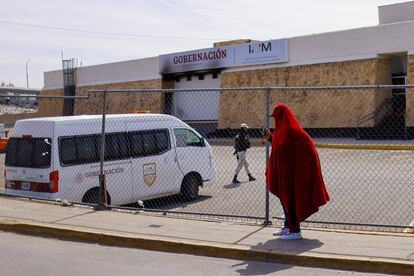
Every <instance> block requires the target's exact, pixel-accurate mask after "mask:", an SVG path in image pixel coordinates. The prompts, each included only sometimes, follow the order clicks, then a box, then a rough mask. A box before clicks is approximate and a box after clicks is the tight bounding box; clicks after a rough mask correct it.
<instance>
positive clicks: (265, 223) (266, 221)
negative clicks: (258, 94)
mask: <svg viewBox="0 0 414 276" xmlns="http://www.w3.org/2000/svg"><path fill="white" fill-rule="evenodd" d="M265 95H266V129H269V128H270V124H269V116H270V110H269V109H270V88H269V87H266V90H265ZM269 152H270V145H269V143H266V165H265V168H266V167H267V162H268V161H269ZM265 187H266V207H265V221H264V223H263V224H264V225H269V224H272V222H271V221H270V219H269V189H268V188H267V184H266V185H265Z"/></svg>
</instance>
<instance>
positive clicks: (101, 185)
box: [99, 91, 108, 209]
mask: <svg viewBox="0 0 414 276" xmlns="http://www.w3.org/2000/svg"><path fill="white" fill-rule="evenodd" d="M102 97H103V99H102V101H103V106H102V132H101V158H100V171H99V195H100V201H99V209H105V208H106V206H107V203H108V202H107V197H106V182H105V174H104V162H105V121H106V106H107V93H106V91H104V93H103V95H102Z"/></svg>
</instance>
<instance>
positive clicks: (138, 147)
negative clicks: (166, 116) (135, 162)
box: [130, 129, 170, 157]
mask: <svg viewBox="0 0 414 276" xmlns="http://www.w3.org/2000/svg"><path fill="white" fill-rule="evenodd" d="M130 145H131V154H132V156H134V157H140V156H148V155H158V154H162V153H164V152H166V151H168V150H169V149H170V140H169V137H168V130H166V129H157V130H145V131H135V132H132V133H131V134H130Z"/></svg>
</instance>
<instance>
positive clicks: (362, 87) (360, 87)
mask: <svg viewBox="0 0 414 276" xmlns="http://www.w3.org/2000/svg"><path fill="white" fill-rule="evenodd" d="M403 88H414V85H413V84H406V85H385V84H384V85H382V84H378V85H347V86H273V87H240V88H193V89H107V90H104V89H99V90H98V89H92V90H89V92H90V93H102V92H103V91H106V92H107V93H127V92H162V93H169V92H170V93H171V92H194V91H200V92H201V91H207V92H208V91H218V90H220V91H263V90H266V89H269V90H367V89H403Z"/></svg>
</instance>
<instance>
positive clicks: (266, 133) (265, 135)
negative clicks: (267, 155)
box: [262, 128, 272, 145]
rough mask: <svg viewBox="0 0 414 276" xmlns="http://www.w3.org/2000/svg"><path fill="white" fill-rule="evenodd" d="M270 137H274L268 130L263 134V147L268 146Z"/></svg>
mask: <svg viewBox="0 0 414 276" xmlns="http://www.w3.org/2000/svg"><path fill="white" fill-rule="evenodd" d="M270 137H272V133H271V132H270V130H268V129H267V128H266V129H265V130H264V132H263V137H262V145H266V143H267V142H268V141H269V139H270Z"/></svg>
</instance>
